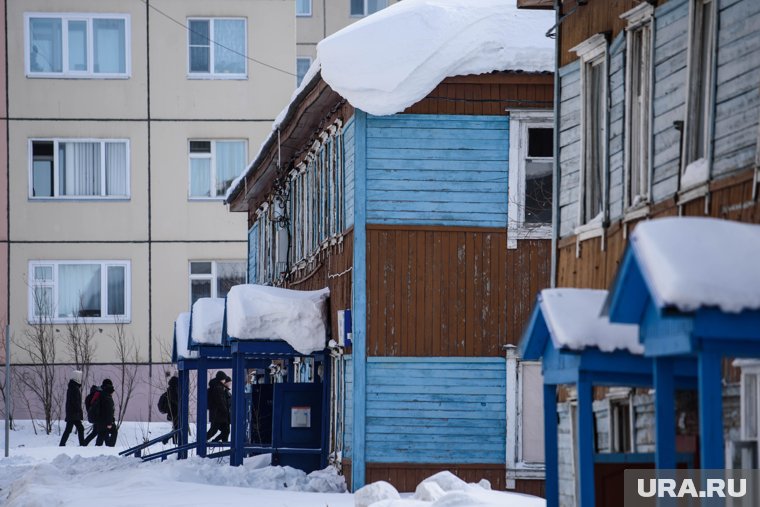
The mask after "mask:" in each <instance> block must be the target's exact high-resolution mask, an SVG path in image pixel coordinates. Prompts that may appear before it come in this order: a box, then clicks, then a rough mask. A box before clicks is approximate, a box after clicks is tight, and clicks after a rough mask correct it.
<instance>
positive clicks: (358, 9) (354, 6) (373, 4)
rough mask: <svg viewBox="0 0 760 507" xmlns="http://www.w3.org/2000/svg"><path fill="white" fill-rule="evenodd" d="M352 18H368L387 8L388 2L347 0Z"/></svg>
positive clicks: (385, 0) (379, 0) (384, 0)
mask: <svg viewBox="0 0 760 507" xmlns="http://www.w3.org/2000/svg"><path fill="white" fill-rule="evenodd" d="M349 1H350V2H351V15H352V16H369V15H370V14H374V13H375V12H377V11H379V10H380V9H384V8H386V7H388V0H349Z"/></svg>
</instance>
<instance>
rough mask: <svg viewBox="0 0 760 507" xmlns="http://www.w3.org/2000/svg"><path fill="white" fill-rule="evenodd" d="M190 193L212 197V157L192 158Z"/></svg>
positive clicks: (193, 195)
mask: <svg viewBox="0 0 760 507" xmlns="http://www.w3.org/2000/svg"><path fill="white" fill-rule="evenodd" d="M190 195H191V196H192V197H211V159H210V158H191V159H190Z"/></svg>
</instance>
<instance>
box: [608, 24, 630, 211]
mask: <svg viewBox="0 0 760 507" xmlns="http://www.w3.org/2000/svg"><path fill="white" fill-rule="evenodd" d="M625 42H626V41H625V34H624V33H621V34H619V35H618V36H617V37H615V40H613V41H612V43H611V44H610V50H609V51H610V58H609V66H610V69H609V73H610V78H609V88H610V114H609V122H610V124H609V149H608V154H607V157H608V168H609V178H610V191H609V192H610V193H609V206H610V215H609V216H610V219H612V220H615V219H619V218H620V217H621V216H622V215H623V201H624V196H623V189H624V183H623V172H624V170H623V165H624V160H623V148H624V146H625V138H624V135H623V132H624V130H625V52H626V44H625Z"/></svg>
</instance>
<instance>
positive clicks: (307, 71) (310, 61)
mask: <svg viewBox="0 0 760 507" xmlns="http://www.w3.org/2000/svg"><path fill="white" fill-rule="evenodd" d="M298 60H308V61H309V67H311V64H312V63H313V62H314V59H313V58H312V57H310V56H297V57H296V86H301V84H303V79H304V78H305V77H306V74H308V73H309V67H307V69H306V73H305V74H304V75H303V78H301V82H300V83H299V82H298Z"/></svg>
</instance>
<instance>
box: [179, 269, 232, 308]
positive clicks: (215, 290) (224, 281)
mask: <svg viewBox="0 0 760 507" xmlns="http://www.w3.org/2000/svg"><path fill="white" fill-rule="evenodd" d="M241 283H245V261H191V262H190V307H192V306H193V304H194V303H195V302H196V301H198V299H200V298H223V297H225V296H227V293H228V292H229V291H230V289H231V288H232V287H234V286H235V285H240V284H241Z"/></svg>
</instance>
